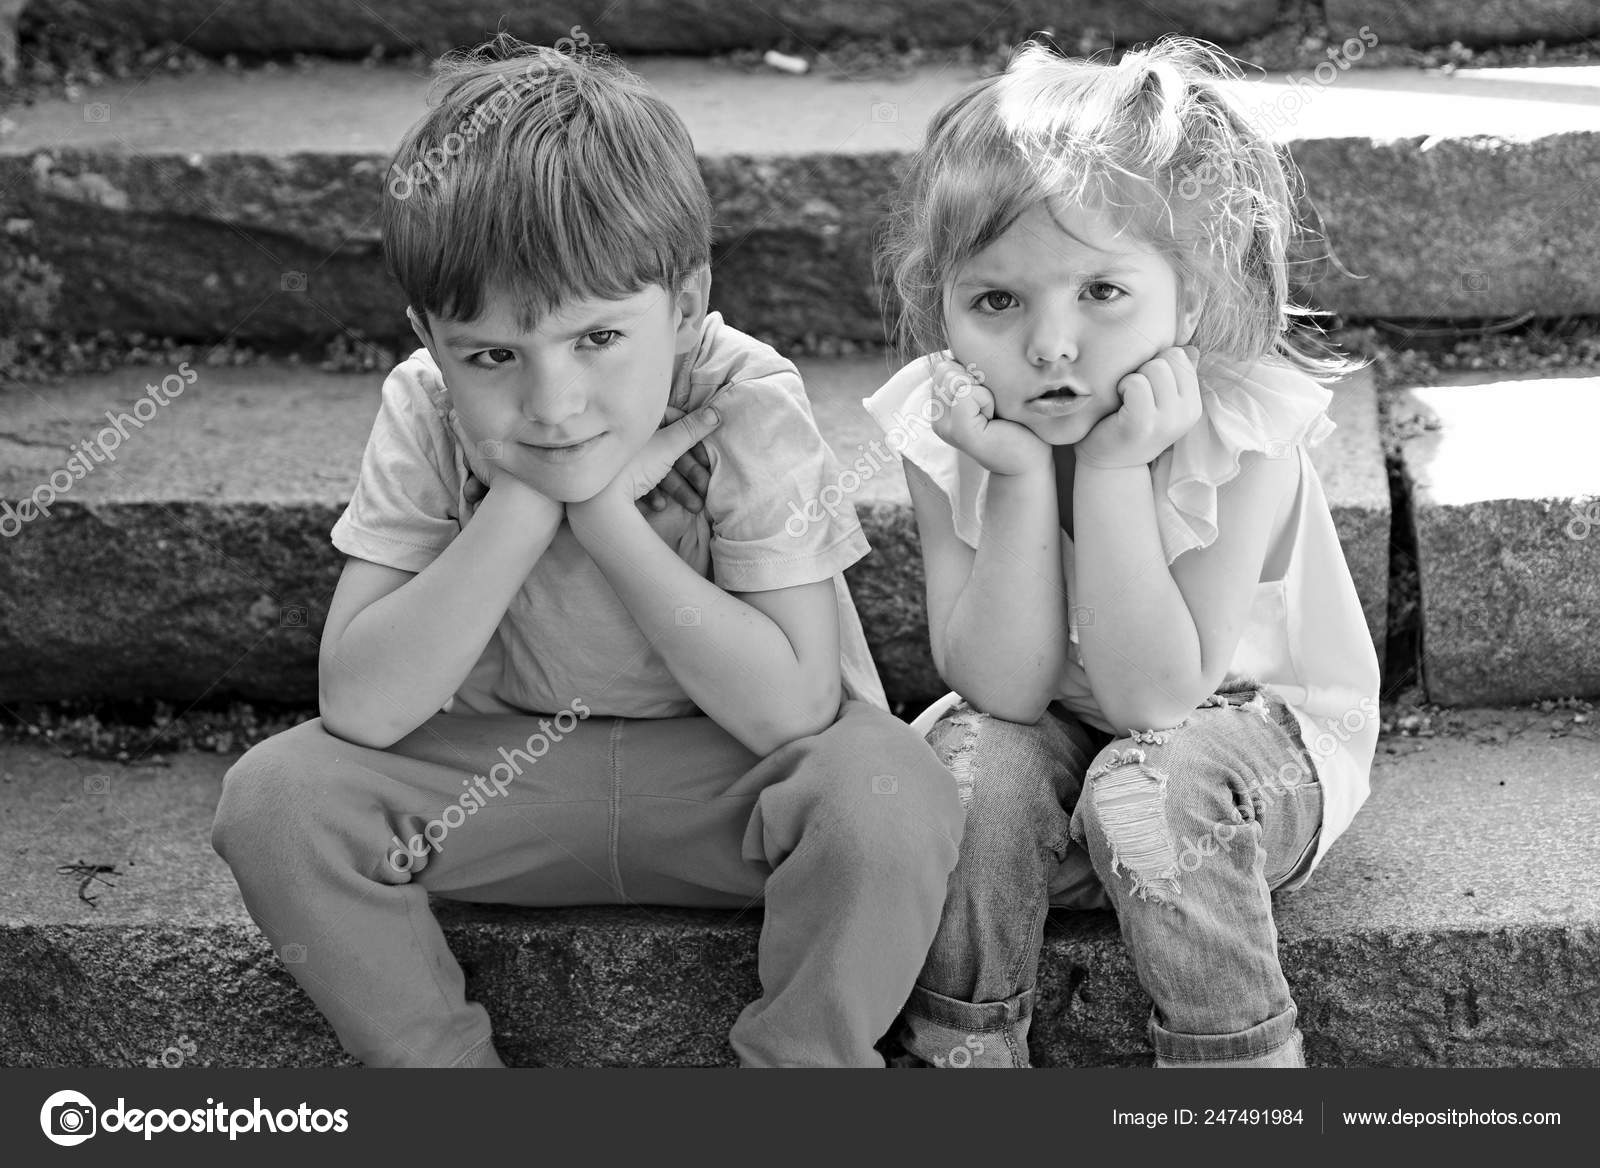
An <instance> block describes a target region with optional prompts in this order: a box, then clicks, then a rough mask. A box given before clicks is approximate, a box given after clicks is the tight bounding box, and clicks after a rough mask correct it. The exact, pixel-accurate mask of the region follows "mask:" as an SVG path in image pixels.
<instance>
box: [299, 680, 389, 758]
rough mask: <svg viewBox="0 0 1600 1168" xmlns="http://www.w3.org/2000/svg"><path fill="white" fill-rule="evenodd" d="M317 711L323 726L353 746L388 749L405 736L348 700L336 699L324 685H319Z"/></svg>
mask: <svg viewBox="0 0 1600 1168" xmlns="http://www.w3.org/2000/svg"><path fill="white" fill-rule="evenodd" d="M317 713H318V714H319V715H320V716H321V718H322V728H323V729H324V730H326V731H327V732H328V733H329V734H332V735H333V736H334V737H335V738H342V739H344V741H346V742H349V743H352V744H354V745H356V746H365V747H369V748H370V749H372V750H388V749H389V747H391V746H393V745H394V744H395V743H396V742H399V741H400V739H402V738H404V737H405V732H404V731H400V730H398V729H397V728H395V727H393V726H385V725H381V724H379V722H378V720H377V719H375V718H373V717H371V716H370V715H364V714H362V712H361V711H359V710H354V709H351V708H350V706H349V702H348V701H343V700H338V699H337V698H336V696H335V695H334V694H330V693H329V692H328V690H327V689H326V688H323V687H319V688H318V695H317Z"/></svg>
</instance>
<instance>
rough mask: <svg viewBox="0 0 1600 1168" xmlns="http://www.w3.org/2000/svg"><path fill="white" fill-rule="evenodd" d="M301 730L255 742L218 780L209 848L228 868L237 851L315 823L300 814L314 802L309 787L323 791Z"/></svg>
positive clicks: (321, 780)
mask: <svg viewBox="0 0 1600 1168" xmlns="http://www.w3.org/2000/svg"><path fill="white" fill-rule="evenodd" d="M306 729H307V728H306V727H304V726H302V727H296V728H295V729H293V730H288V731H285V732H284V733H282V734H277V735H274V736H273V737H272V738H269V739H267V740H266V741H265V742H260V743H257V744H256V745H255V746H253V747H251V748H250V749H249V750H247V751H246V752H245V753H244V755H243V756H242V757H241V758H240V759H239V761H238V762H236V763H234V764H233V766H231V767H229V768H228V771H227V773H226V774H224V775H223V777H222V795H221V797H220V798H219V799H218V801H217V812H216V818H215V820H214V821H213V823H212V826H211V846H212V848H213V849H215V851H216V852H217V854H218V855H220V856H222V857H223V859H225V860H229V862H230V863H231V862H232V860H233V859H234V858H235V857H236V855H237V853H238V852H239V851H240V850H241V847H242V846H244V845H250V844H256V843H262V842H265V841H266V840H268V839H274V840H276V839H281V838H282V837H283V836H284V834H285V833H286V832H288V833H294V832H299V831H301V830H303V829H304V828H305V827H306V825H307V823H308V821H314V820H315V818H316V817H315V816H309V817H308V816H307V815H306V814H305V812H306V809H307V806H308V804H309V803H310V802H312V801H314V798H315V796H314V792H313V785H314V784H315V785H316V786H325V784H326V776H325V775H322V776H321V777H320V779H319V771H320V768H319V767H317V766H316V764H315V760H314V758H313V757H311V752H308V750H307V749H306V740H307V738H308V737H310V735H309V734H308V733H307V732H306ZM317 733H321V734H324V735H325V734H326V732H324V731H321V730H318V731H317ZM230 852H232V853H234V854H235V855H230Z"/></svg>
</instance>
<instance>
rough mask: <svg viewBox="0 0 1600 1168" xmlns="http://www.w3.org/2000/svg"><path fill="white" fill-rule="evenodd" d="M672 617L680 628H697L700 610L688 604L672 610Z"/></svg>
mask: <svg viewBox="0 0 1600 1168" xmlns="http://www.w3.org/2000/svg"><path fill="white" fill-rule="evenodd" d="M672 619H673V621H675V622H676V623H677V626H678V627H679V628H680V629H691V628H698V627H699V625H700V610H699V609H698V608H694V607H692V606H690V605H685V606H684V607H682V608H675V609H673V610H672Z"/></svg>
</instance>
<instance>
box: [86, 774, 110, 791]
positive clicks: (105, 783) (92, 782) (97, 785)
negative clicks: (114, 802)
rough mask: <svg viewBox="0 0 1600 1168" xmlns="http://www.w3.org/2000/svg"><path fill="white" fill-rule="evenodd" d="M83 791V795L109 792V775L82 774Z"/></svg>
mask: <svg viewBox="0 0 1600 1168" xmlns="http://www.w3.org/2000/svg"><path fill="white" fill-rule="evenodd" d="M83 793H84V794H85V795H109V794H110V793H111V776H110V775H84V776H83Z"/></svg>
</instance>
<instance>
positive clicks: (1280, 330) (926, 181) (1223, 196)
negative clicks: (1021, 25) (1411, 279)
mask: <svg viewBox="0 0 1600 1168" xmlns="http://www.w3.org/2000/svg"><path fill="white" fill-rule="evenodd" d="M1239 75H1240V71H1239V69H1238V66H1237V64H1236V63H1235V62H1234V61H1233V59H1232V58H1231V57H1229V56H1227V54H1225V53H1223V52H1222V50H1220V49H1217V48H1215V47H1214V46H1212V45H1208V44H1206V43H1204V42H1201V41H1196V40H1191V39H1189V38H1186V37H1163V38H1162V39H1161V40H1159V41H1156V42H1155V43H1154V44H1152V45H1150V46H1148V47H1146V48H1145V49H1143V50H1141V51H1135V52H1130V53H1127V54H1126V55H1125V56H1124V57H1123V58H1122V60H1121V62H1120V63H1118V64H1115V65H1112V64H1109V63H1105V62H1095V61H1085V60H1068V59H1063V58H1061V57H1058V56H1056V55H1055V54H1054V53H1052V52H1051V51H1050V50H1049V49H1047V48H1045V47H1044V46H1042V45H1038V44H1034V43H1029V44H1027V45H1024V46H1023V47H1022V48H1021V49H1020V50H1019V51H1018V53H1017V54H1016V55H1015V56H1014V57H1013V59H1012V61H1011V64H1010V65H1009V67H1008V68H1007V69H1006V71H1005V72H1004V73H1002V74H999V75H997V76H994V77H989V78H985V79H984V80H983V81H981V82H979V83H978V84H977V85H976V86H974V87H973V88H972V89H970V90H968V91H967V92H966V93H964V94H962V95H960V96H959V97H957V98H955V99H954V100H952V101H951V102H950V103H949V104H947V105H946V106H945V107H944V108H943V109H942V110H940V111H939V113H938V114H937V115H935V117H934V119H933V121H932V122H931V123H930V125H929V127H928V136H927V141H926V142H925V143H924V144H923V146H922V148H921V149H920V150H919V151H918V152H917V153H916V155H915V156H914V157H913V159H912V161H911V165H910V167H909V169H908V171H907V173H906V176H905V178H904V180H903V181H902V183H901V186H900V191H899V194H898V197H897V199H896V204H895V207H894V210H893V213H892V215H891V216H890V219H889V221H888V225H887V229H886V231H885V233H884V235H883V237H882V242H881V246H880V248H879V253H878V265H879V272H880V276H881V277H882V278H884V279H886V280H887V281H888V282H889V283H891V284H892V285H893V288H894V290H895V292H896V293H897V294H898V297H899V301H900V317H899V320H898V322H897V326H896V328H895V329H894V332H895V334H896V339H897V341H898V342H899V344H900V345H901V346H902V348H904V349H905V350H906V351H907V352H908V353H925V352H932V351H937V350H940V349H944V348H946V347H947V345H948V339H947V336H946V331H945V322H944V291H945V288H946V286H947V285H948V283H949V282H950V281H951V280H952V279H954V277H955V275H956V273H957V272H958V271H959V270H960V268H961V267H962V266H963V265H964V264H966V263H967V261H968V260H970V259H971V258H972V257H973V256H974V255H976V254H977V253H978V252H980V251H982V250H983V249H984V248H986V247H988V246H989V244H991V243H993V242H994V241H995V240H996V239H997V238H999V237H1000V236H1001V235H1002V234H1004V233H1005V231H1006V230H1007V229H1008V228H1009V227H1010V226H1011V224H1012V223H1014V222H1015V221H1016V220H1017V219H1018V217H1020V216H1021V215H1022V214H1023V213H1024V212H1026V211H1027V210H1028V209H1029V208H1030V207H1033V206H1035V205H1036V204H1038V203H1040V202H1041V201H1045V200H1051V201H1061V202H1065V203H1067V204H1073V205H1079V206H1086V207H1090V208H1094V209H1096V210H1103V211H1105V212H1107V213H1109V214H1110V215H1111V216H1112V217H1113V219H1114V221H1115V222H1116V223H1117V225H1118V227H1119V229H1124V230H1130V231H1131V233H1132V234H1133V235H1135V236H1137V237H1138V238H1141V239H1143V240H1145V241H1147V242H1149V243H1150V244H1151V245H1153V246H1155V247H1156V248H1158V249H1159V250H1160V251H1161V252H1162V253H1163V254H1164V255H1165V256H1166V257H1167V258H1168V260H1169V261H1170V262H1171V263H1172V265H1173V267H1174V269H1175V270H1176V272H1177V274H1178V279H1179V283H1180V287H1181V288H1182V289H1184V290H1185V291H1186V292H1188V293H1190V294H1193V295H1197V296H1199V297H1200V300H1201V303H1202V308H1201V314H1200V320H1199V323H1198V325H1197V326H1196V330H1195V335H1194V339H1193V343H1194V344H1195V345H1196V346H1198V347H1199V349H1200V351H1201V352H1202V353H1206V352H1219V353H1225V354H1229V355H1231V356H1234V357H1236V358H1239V359H1242V360H1248V361H1254V360H1257V359H1259V358H1261V357H1264V356H1267V355H1268V354H1274V353H1275V354H1278V355H1279V356H1281V357H1283V358H1285V359H1287V360H1288V361H1290V362H1291V363H1293V364H1294V365H1296V366H1297V367H1299V368H1301V369H1303V370H1305V371H1306V372H1308V373H1311V374H1313V375H1315V376H1320V377H1330V376H1337V375H1339V374H1342V373H1344V372H1347V371H1348V370H1349V369H1350V368H1351V367H1352V366H1351V363H1350V362H1348V361H1346V360H1345V359H1343V358H1341V357H1338V356H1335V355H1332V354H1329V353H1327V352H1326V350H1324V349H1322V347H1321V346H1318V345H1309V344H1306V343H1305V342H1303V341H1297V340H1296V339H1295V338H1294V337H1292V336H1291V335H1290V334H1289V331H1288V329H1289V324H1290V322H1291V318H1292V317H1294V316H1297V315H1307V314H1308V313H1307V310H1305V309H1303V308H1299V307H1297V306H1295V305H1294V304H1292V303H1291V302H1290V300H1289V290H1288V253H1289V249H1290V247H1291V245H1292V244H1293V243H1294V242H1295V239H1296V236H1297V235H1310V234H1311V232H1310V231H1309V229H1308V228H1306V226H1305V225H1304V224H1303V223H1302V222H1300V221H1299V219H1298V217H1297V215H1296V201H1297V197H1298V185H1299V179H1298V174H1297V172H1296V171H1295V169H1294V166H1293V164H1292V163H1291V162H1290V161H1289V160H1288V158H1287V157H1286V156H1284V155H1283V154H1281V153H1280V152H1279V151H1278V149H1277V148H1275V147H1274V146H1273V144H1272V143H1271V142H1269V141H1267V140H1266V139H1265V138H1264V137H1263V136H1262V135H1261V134H1260V133H1259V132H1258V131H1257V130H1256V129H1255V128H1254V127H1253V126H1251V125H1250V124H1249V122H1248V121H1247V120H1246V119H1245V118H1244V117H1243V116H1242V115H1241V114H1240V113H1239V112H1238V111H1237V110H1236V109H1234V108H1233V106H1232V105H1231V104H1230V103H1229V101H1228V100H1227V98H1226V97H1225V96H1224V94H1223V90H1222V86H1221V85H1220V84H1219V81H1221V80H1222V79H1224V78H1234V77H1238V76H1239Z"/></svg>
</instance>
